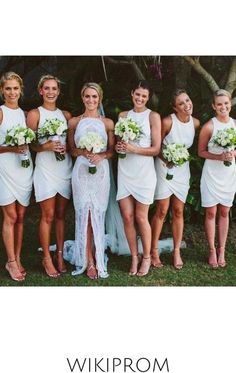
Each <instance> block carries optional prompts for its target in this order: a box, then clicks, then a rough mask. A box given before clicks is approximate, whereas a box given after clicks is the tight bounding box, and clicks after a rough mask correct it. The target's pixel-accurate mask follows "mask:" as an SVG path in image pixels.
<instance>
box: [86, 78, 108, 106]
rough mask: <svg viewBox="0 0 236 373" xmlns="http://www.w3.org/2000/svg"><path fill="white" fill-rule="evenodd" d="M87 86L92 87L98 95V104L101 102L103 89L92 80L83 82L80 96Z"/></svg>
mask: <svg viewBox="0 0 236 373" xmlns="http://www.w3.org/2000/svg"><path fill="white" fill-rule="evenodd" d="M87 88H92V89H94V90H95V91H96V92H97V94H98V96H99V104H101V103H102V99H103V90H102V88H101V86H100V85H99V84H97V83H93V82H90V83H85V84H84V85H83V87H82V89H81V98H83V97H84V92H85V90H86V89H87Z"/></svg>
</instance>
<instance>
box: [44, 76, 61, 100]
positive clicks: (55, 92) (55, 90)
mask: <svg viewBox="0 0 236 373" xmlns="http://www.w3.org/2000/svg"><path fill="white" fill-rule="evenodd" d="M39 94H40V95H41V96H42V98H43V101H44V102H47V103H55V102H56V100H57V98H58V96H59V94H60V88H59V87H58V83H57V82H56V80H54V79H48V80H45V82H44V83H43V85H42V87H41V88H40V89H39Z"/></svg>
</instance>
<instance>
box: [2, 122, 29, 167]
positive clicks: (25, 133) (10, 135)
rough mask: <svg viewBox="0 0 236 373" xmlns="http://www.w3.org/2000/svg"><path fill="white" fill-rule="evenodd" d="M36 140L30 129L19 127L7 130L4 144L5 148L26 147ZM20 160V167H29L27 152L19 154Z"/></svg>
mask: <svg viewBox="0 0 236 373" xmlns="http://www.w3.org/2000/svg"><path fill="white" fill-rule="evenodd" d="M35 140H36V135H35V133H34V131H33V130H32V129H31V128H27V127H21V126H20V125H18V126H16V127H13V128H11V129H10V130H7V134H6V138H5V144H6V145H7V146H20V145H28V144H30V143H32V142H34V141H35ZM19 156H20V159H21V166H22V167H25V168H27V167H29V165H30V160H29V156H28V152H25V153H23V154H19Z"/></svg>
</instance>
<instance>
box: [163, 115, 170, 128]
mask: <svg viewBox="0 0 236 373" xmlns="http://www.w3.org/2000/svg"><path fill="white" fill-rule="evenodd" d="M162 126H164V127H168V128H171V126H172V118H171V116H170V115H168V116H167V117H165V118H163V119H162Z"/></svg>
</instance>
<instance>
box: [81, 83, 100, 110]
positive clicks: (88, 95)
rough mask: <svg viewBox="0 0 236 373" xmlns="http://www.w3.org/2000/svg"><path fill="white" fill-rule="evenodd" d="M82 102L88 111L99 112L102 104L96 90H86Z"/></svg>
mask: <svg viewBox="0 0 236 373" xmlns="http://www.w3.org/2000/svg"><path fill="white" fill-rule="evenodd" d="M82 100H83V103H84V106H85V108H86V109H87V110H89V111H91V110H97V108H98V106H99V104H100V97H99V94H98V92H97V91H96V89H94V88H86V89H85V90H84V91H83V95H82Z"/></svg>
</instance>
